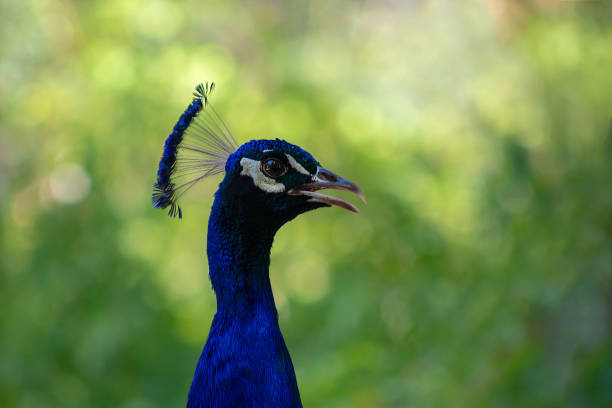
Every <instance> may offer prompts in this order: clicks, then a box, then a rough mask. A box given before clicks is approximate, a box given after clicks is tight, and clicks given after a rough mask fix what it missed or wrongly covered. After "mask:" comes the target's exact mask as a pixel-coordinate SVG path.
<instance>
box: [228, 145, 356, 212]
mask: <svg viewBox="0 0 612 408" xmlns="http://www.w3.org/2000/svg"><path fill="white" fill-rule="evenodd" d="M324 189H336V190H346V191H350V192H353V193H354V194H356V195H357V196H359V197H360V198H361V199H362V200H364V202H365V195H364V194H363V192H362V191H361V189H360V188H359V187H358V186H357V185H356V184H355V183H353V182H351V181H349V180H346V179H344V178H342V177H340V176H338V175H336V174H334V173H332V172H331V171H329V170H327V169H325V168H323V167H322V166H321V165H320V164H319V162H318V161H317V160H315V159H314V157H312V155H311V154H310V153H308V152H306V151H305V150H303V149H302V148H300V147H299V146H296V145H293V144H291V143H288V142H286V141H284V140H279V139H276V140H252V141H250V142H247V143H245V144H243V145H242V146H240V147H239V148H238V150H237V151H236V152H235V153H233V154H231V155H230V156H229V157H228V159H227V162H226V165H225V179H224V181H223V182H222V183H221V186H220V191H223V192H224V193H225V192H230V193H231V194H226V196H229V197H233V199H235V200H240V201H243V202H247V203H249V205H252V206H253V207H255V208H257V209H259V210H260V211H262V212H264V213H266V214H269V215H272V216H275V217H278V218H279V219H286V218H289V219H291V218H293V217H295V216H297V215H299V214H301V213H304V212H306V211H309V210H314V209H316V208H321V207H329V206H338V207H341V208H344V209H346V210H349V211H353V212H359V210H358V209H357V207H355V206H354V205H352V204H350V203H349V202H347V201H344V200H341V199H339V198H336V197H332V196H329V195H325V194H322V193H320V192H319V191H320V190H324Z"/></svg>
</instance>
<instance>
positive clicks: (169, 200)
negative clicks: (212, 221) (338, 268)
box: [153, 83, 365, 222]
mask: <svg viewBox="0 0 612 408" xmlns="http://www.w3.org/2000/svg"><path fill="white" fill-rule="evenodd" d="M213 89H214V83H212V84H211V85H210V86H209V85H208V84H206V85H199V86H198V87H197V88H196V93H194V96H195V98H194V99H193V101H192V103H191V105H189V107H188V108H187V110H186V111H185V112H184V113H183V115H182V116H181V117H180V119H179V121H178V122H177V124H176V125H175V127H174V130H173V132H172V133H171V134H170V136H168V139H167V140H166V144H165V147H164V154H163V156H162V158H161V160H160V163H159V170H158V174H157V183H155V185H154V192H153V204H154V206H155V207H157V208H166V207H170V210H169V214H170V215H171V216H176V215H178V216H179V218H181V217H182V210H181V208H180V207H179V205H178V203H177V201H178V198H179V197H180V196H181V195H182V194H183V193H184V192H186V191H187V190H189V189H190V188H191V187H192V186H193V185H195V183H197V182H198V181H199V180H202V179H203V178H205V177H207V176H210V175H214V174H218V173H223V172H225V177H224V179H223V181H222V182H221V184H220V186H219V190H218V192H217V196H218V197H221V198H222V199H223V200H224V202H226V203H227V204H231V203H248V206H249V207H250V208H253V209H256V210H257V211H258V213H259V214H261V215H266V216H268V217H274V218H275V219H278V220H279V221H281V222H284V221H286V220H289V219H292V218H294V217H295V216H297V215H299V214H301V213H304V212H306V211H309V210H314V209H316V208H321V207H329V206H338V207H341V208H344V209H346V210H349V211H353V212H359V210H358V209H357V207H355V206H354V205H352V204H350V203H349V202H347V201H344V200H341V199H339V198H336V197H332V196H329V195H325V194H322V193H321V192H320V190H324V189H336V190H346V191H350V192H353V193H355V194H356V195H357V196H359V197H360V198H361V199H362V200H363V201H364V202H365V195H364V194H363V192H362V191H361V189H360V188H359V187H358V186H357V185H356V184H354V183H353V182H351V181H348V180H346V179H344V178H342V177H340V176H338V175H336V174H334V173H332V172H331V171H329V170H326V169H325V168H323V167H321V165H320V164H319V162H318V161H317V160H315V159H314V158H313V157H312V155H310V154H309V153H308V152H306V151H305V150H303V149H302V148H300V147H299V146H296V145H293V144H291V143H288V142H286V141H284V140H280V139H275V140H252V141H250V142H247V143H245V144H243V145H242V146H239V147H238V145H237V144H236V142H235V140H234V139H233V137H232V135H231V133H230V131H229V129H228V127H227V126H226V125H225V123H224V122H223V120H222V119H221V117H220V116H219V115H218V114H217V112H216V111H215V110H214V108H213V107H212V105H211V104H210V101H209V97H210V93H211V92H212V90H213Z"/></svg>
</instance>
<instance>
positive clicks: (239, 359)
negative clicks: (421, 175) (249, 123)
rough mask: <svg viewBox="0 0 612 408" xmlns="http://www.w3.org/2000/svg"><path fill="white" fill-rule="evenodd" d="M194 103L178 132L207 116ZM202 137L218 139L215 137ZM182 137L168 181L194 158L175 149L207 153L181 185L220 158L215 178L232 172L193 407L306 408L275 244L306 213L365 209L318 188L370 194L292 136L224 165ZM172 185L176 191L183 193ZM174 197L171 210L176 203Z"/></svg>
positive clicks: (233, 155) (218, 200) (257, 145)
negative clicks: (276, 281) (281, 298)
mask: <svg viewBox="0 0 612 408" xmlns="http://www.w3.org/2000/svg"><path fill="white" fill-rule="evenodd" d="M194 103H196V100H194ZM194 103H192V105H190V108H188V110H187V111H186V112H185V114H184V115H186V116H185V120H183V117H181V120H179V124H177V126H178V130H177V129H176V127H175V131H177V132H181V131H183V132H184V131H185V129H184V128H183V126H186V129H190V128H191V126H192V124H191V123H190V122H189V121H190V120H192V119H197V114H198V113H197V112H198V110H197V109H198V108H197V105H194ZM192 107H193V108H192ZM190 109H193V110H190ZM204 111H206V106H204ZM193 112H196V113H195V114H193V115H192V113H193ZM190 115H192V116H191V119H189V118H190ZM217 117H218V115H217ZM219 121H220V118H219ZM221 123H222V121H221ZM223 128H224V129H226V130H227V127H225V126H224V125H223V126H222V127H221V126H220V127H219V128H218V129H217V130H219V129H223ZM228 133H229V132H228ZM173 134H174V132H173ZM171 136H172V135H171ZM199 137H200V138H202V137H208V138H211V137H213V138H214V137H217V136H215V135H213V134H209V133H206V134H205V135H200V136H199ZM169 140H171V138H169ZM176 140H179V139H178V137H177V138H176V139H172V140H171V141H170V142H166V144H167V146H166V149H165V150H164V157H163V158H162V162H164V163H163V164H164V167H162V165H161V163H160V176H159V177H158V183H160V182H159V180H161V183H160V185H163V183H164V182H165V183H166V185H170V184H172V183H173V181H172V180H173V177H174V175H175V173H176V172H177V166H178V167H180V163H181V161H184V160H185V159H186V158H184V157H182V156H180V157H179V156H175V157H174V158H173V157H172V151H180V150H181V149H183V150H187V151H188V152H191V153H197V154H200V155H201V156H203V157H197V156H196V157H191V158H190V160H191V161H189V160H188V161H187V163H191V164H187V165H186V166H187V167H186V168H187V170H190V169H191V170H193V169H195V170H197V171H199V172H200V173H201V172H202V168H204V169H205V170H206V172H205V173H204V175H201V176H199V178H198V177H196V178H195V179H193V178H192V177H191V178H189V180H190V181H188V182H186V183H185V184H181V186H188V187H187V188H189V187H190V186H192V185H193V183H194V182H197V180H199V179H200V178H201V177H204V176H206V175H208V174H210V172H211V168H212V167H211V163H213V162H214V165H215V167H214V168H213V172H219V171H223V170H224V171H225V177H224V179H223V181H222V182H221V184H220V185H219V188H218V190H217V192H216V193H215V199H214V203H213V206H212V209H211V213H210V218H209V222H208V241H207V255H208V266H209V276H210V280H211V283H212V287H213V289H214V291H215V295H216V298H217V312H216V314H215V316H214V318H213V322H212V325H211V328H210V333H209V335H208V339H207V340H206V345H205V346H204V349H203V351H202V354H201V356H200V359H199V361H198V364H197V367H196V371H195V374H194V377H193V382H192V384H191V388H190V390H189V397H188V402H187V407H188V408H230V407H247V408H248V407H253V408H255V407H271V408H281V407H283V408H299V407H301V406H302V403H301V400H300V393H299V391H298V386H297V380H296V377H295V372H294V369H293V363H292V361H291V357H290V355H289V351H288V349H287V346H286V344H285V341H284V339H283V336H282V333H281V331H280V328H279V325H278V314H277V311H276V306H275V303H274V296H273V294H272V287H271V285H270V277H269V266H270V250H271V248H272V242H273V240H274V236H275V234H276V232H277V231H278V229H279V228H281V227H282V226H283V225H284V224H285V223H286V222H288V221H290V220H292V219H293V218H295V217H296V216H298V215H299V214H302V213H304V212H306V211H310V210H313V209H316V208H320V207H326V206H330V205H338V206H340V207H343V208H346V209H349V210H351V211H357V209H356V208H355V207H354V206H352V205H351V204H349V203H347V202H344V201H342V200H340V199H337V198H334V197H329V196H325V195H322V194H320V193H318V192H317V191H319V190H322V189H325V188H334V189H343V190H349V191H352V192H355V193H356V194H358V195H359V196H361V197H362V198H363V193H362V192H361V190H359V188H358V187H357V186H356V185H355V184H353V183H351V182H349V181H348V180H345V179H343V178H341V177H339V176H337V175H335V174H333V173H332V172H330V171H328V170H325V169H323V168H322V167H321V166H320V165H319V163H318V162H317V161H316V160H315V159H314V158H313V157H312V156H311V155H310V154H309V153H308V152H306V151H305V150H303V149H302V148H300V147H299V146H296V145H292V144H290V143H287V142H285V141H283V140H279V139H276V140H252V141H250V142H248V143H245V144H243V145H242V146H240V147H239V148H236V149H234V150H233V151H231V152H230V147H229V145H228V147H227V148H225V149H223V150H222V151H223V152H224V153H228V154H227V156H226V157H223V159H224V160H223V166H222V167H221V168H220V169H219V167H220V166H219V163H220V162H221V158H222V156H223V155H220V156H219V157H216V158H215V159H214V160H211V159H210V158H207V157H208V156H210V154H211V152H210V151H209V150H201V149H192V147H193V146H191V145H189V144H187V145H185V144H184V140H179V142H178V146H177V145H176ZM217 140H221V141H222V142H223V140H222V139H217ZM200 142H202V143H204V142H207V141H204V140H200ZM213 144H214V145H217V144H218V143H217V142H213ZM166 151H168V152H169V156H168V160H165V157H166V156H165V155H166ZM172 160H175V164H174V165H173V166H172V165H170V168H171V171H170V177H167V172H165V169H166V167H167V166H168V163H171V162H172ZM193 163H195V167H194V164H193ZM202 163H204V164H202ZM194 180H195V181H194ZM171 189H172V192H173V194H174V195H176V191H177V190H176V188H175V187H173V186H171ZM174 195H173V196H172V197H171V198H170V199H168V201H167V203H166V204H167V205H171V206H172V205H174V204H175V203H176V197H175V196H174ZM162 199H163V197H162ZM161 206H162V205H160V207H161ZM171 211H172V210H171ZM178 211H179V216H180V215H181V212H180V209H179V210H178Z"/></svg>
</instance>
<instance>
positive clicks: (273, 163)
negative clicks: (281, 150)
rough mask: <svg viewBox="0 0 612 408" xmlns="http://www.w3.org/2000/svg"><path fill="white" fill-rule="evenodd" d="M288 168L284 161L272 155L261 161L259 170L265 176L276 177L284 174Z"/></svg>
mask: <svg viewBox="0 0 612 408" xmlns="http://www.w3.org/2000/svg"><path fill="white" fill-rule="evenodd" d="M288 169H289V168H288V167H287V165H286V164H285V163H283V162H282V161H280V160H279V159H275V158H273V157H270V158H267V159H264V160H263V161H262V162H261V170H262V171H263V172H264V174H265V175H266V176H268V177H271V178H278V177H281V176H284V175H285V173H287V170H288Z"/></svg>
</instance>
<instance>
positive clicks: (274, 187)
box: [240, 157, 285, 193]
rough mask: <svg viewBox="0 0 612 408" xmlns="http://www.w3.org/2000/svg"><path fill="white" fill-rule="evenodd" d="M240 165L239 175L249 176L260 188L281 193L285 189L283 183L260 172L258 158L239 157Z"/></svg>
mask: <svg viewBox="0 0 612 408" xmlns="http://www.w3.org/2000/svg"><path fill="white" fill-rule="evenodd" d="M240 165H241V166H242V171H241V172H240V175H242V176H249V177H251V178H252V179H253V183H255V185H256V186H257V187H259V189H260V190H263V191H266V192H268V193H282V192H283V191H285V185H284V184H283V183H279V182H278V181H276V180H274V179H272V178H270V177H267V176H266V175H264V174H263V173H262V172H261V162H260V161H259V160H253V159H247V158H246V157H243V158H242V159H240Z"/></svg>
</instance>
